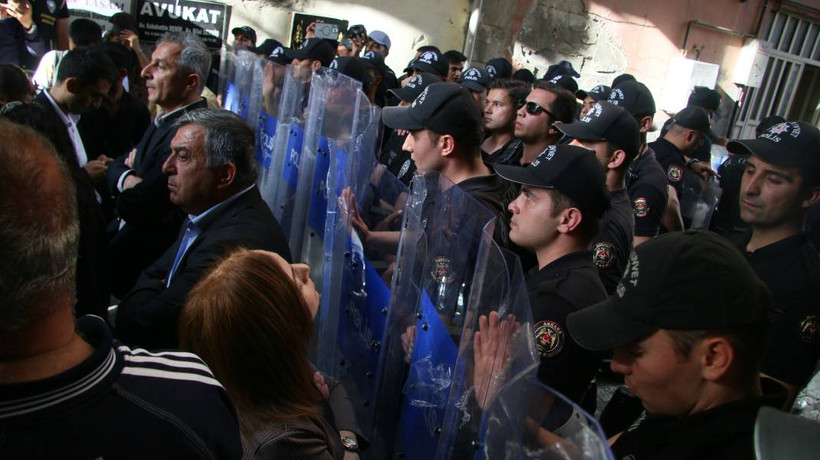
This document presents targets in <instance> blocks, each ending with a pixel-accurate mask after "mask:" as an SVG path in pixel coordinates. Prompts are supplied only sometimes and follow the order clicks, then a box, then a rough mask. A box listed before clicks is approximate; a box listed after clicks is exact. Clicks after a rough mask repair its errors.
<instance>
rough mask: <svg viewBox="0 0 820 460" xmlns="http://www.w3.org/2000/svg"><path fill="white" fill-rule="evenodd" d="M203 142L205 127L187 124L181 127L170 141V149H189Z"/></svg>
mask: <svg viewBox="0 0 820 460" xmlns="http://www.w3.org/2000/svg"><path fill="white" fill-rule="evenodd" d="M204 141H205V127H204V126H202V125H197V124H193V123H191V124H188V125H184V126H181V127H180V128H179V129H178V130H177V133H176V135H175V136H174V139H173V140H172V141H171V147H180V146H185V147H190V145H191V144H196V143H198V142H199V143H201V142H204Z"/></svg>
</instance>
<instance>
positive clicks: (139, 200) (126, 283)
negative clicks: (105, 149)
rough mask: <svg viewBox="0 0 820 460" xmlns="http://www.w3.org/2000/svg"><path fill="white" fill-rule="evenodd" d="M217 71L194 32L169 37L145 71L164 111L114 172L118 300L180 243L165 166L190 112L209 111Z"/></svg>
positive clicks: (112, 251) (152, 96)
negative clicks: (208, 87)
mask: <svg viewBox="0 0 820 460" xmlns="http://www.w3.org/2000/svg"><path fill="white" fill-rule="evenodd" d="M210 67H211V55H210V53H209V52H208V49H207V48H206V47H205V44H204V43H203V42H202V40H201V39H199V38H198V37H196V36H195V35H193V34H186V33H168V34H165V35H163V36H162V37H161V38H160V40H159V42H158V43H157V47H156V49H155V50H154V52H153V54H152V55H151V62H150V63H149V64H148V65H147V66H146V67H145V68H144V69H143V70H142V77H143V78H144V79H145V84H146V87H147V90H148V100H149V101H150V102H153V103H155V104H156V105H157V108H158V113H157V116H156V118H155V119H154V121H153V123H151V124H150V125H149V127H148V130H147V131H146V132H145V135H143V137H142V140H140V142H139V144H138V145H137V148H136V149H134V150H132V151H131V152H130V153H128V154H127V155H123V156H121V157H120V158H118V159H117V160H115V161H114V163H112V164H111V165H110V166H109V168H108V177H107V182H108V189H109V190H110V191H111V193H112V194H113V195H115V196H116V211H117V215H118V220H117V221H115V225H116V229H115V230H116V234H114V236H113V237H112V239H111V244H110V247H109V257H110V260H109V267H110V270H111V278H112V282H111V291H112V293H113V294H114V295H116V296H117V297H122V295H123V294H124V293H125V292H127V291H128V289H129V288H131V287H132V286H133V285H134V282H135V281H136V279H137V277H138V276H139V274H140V272H141V271H142V270H143V269H145V268H146V267H147V266H148V265H150V264H151V263H152V262H153V261H154V260H156V259H157V257H159V256H160V255H162V253H163V252H165V250H166V249H168V247H169V246H170V245H171V244H172V243H173V242H174V239H175V238H176V233H177V230H178V229H179V225H180V223H181V222H182V214H181V213H180V212H179V209H178V208H176V207H175V206H173V205H172V204H171V202H170V201H169V199H168V185H167V180H166V178H165V176H164V175H163V174H162V164H163V163H164V162H165V160H166V159H167V158H168V155H170V153H171V150H170V148H169V147H168V145H169V143H170V141H171V139H173V137H174V134H175V133H176V129H177V128H176V127H175V126H174V122H175V121H176V120H177V119H178V118H179V117H180V116H182V115H183V114H184V113H186V112H188V111H191V110H196V109H199V108H204V107H206V106H207V103H206V102H205V100H204V99H202V98H201V97H200V94H201V92H202V87H203V86H204V85H205V80H206V78H207V76H208V72H209V71H210Z"/></svg>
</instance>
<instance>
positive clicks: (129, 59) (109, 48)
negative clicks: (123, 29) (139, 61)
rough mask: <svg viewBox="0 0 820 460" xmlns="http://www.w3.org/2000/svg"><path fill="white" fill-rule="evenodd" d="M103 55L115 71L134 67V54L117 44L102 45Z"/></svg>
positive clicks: (107, 43)
mask: <svg viewBox="0 0 820 460" xmlns="http://www.w3.org/2000/svg"><path fill="white" fill-rule="evenodd" d="M103 50H104V51H105V54H106V55H108V57H109V58H110V59H111V62H113V63H114V65H115V66H116V67H117V69H125V70H129V69H131V67H133V66H134V53H133V52H131V50H129V49H128V48H126V47H125V45H123V44H122V43H119V42H106V43H105V44H104V45H103Z"/></svg>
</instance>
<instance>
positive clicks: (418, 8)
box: [225, 0, 470, 74]
mask: <svg viewBox="0 0 820 460" xmlns="http://www.w3.org/2000/svg"><path fill="white" fill-rule="evenodd" d="M225 3H226V4H228V5H231V7H232V13H231V23H230V28H233V27H236V26H240V25H250V26H251V27H253V28H254V29H256V32H257V34H258V35H259V37H258V42H261V41H262V40H264V39H265V38H269V37H270V38H275V39H277V40H279V41H281V42H283V43H285V44H287V43H288V42H289V40H290V32H291V31H290V27H291V20H292V13H294V12H297V13H305V14H313V15H320V16H328V17H334V18H338V19H345V20H347V21H349V23H350V24H351V25H352V24H364V26H365V27H366V28H367V30H368V31H372V30H382V31H384V32H385V33H387V34H388V35H389V36H390V40H391V42H392V48H391V50H390V54H389V56H388V57H387V65H388V66H390V67H391V68H392V69H393V70H394V71H395V72H396V74H400V73H401V71H402V69H404V67H405V66H406V65H407V62H408V61H409V60H410V59H411V58H412V57H413V56H414V55H415V49H416V48H418V47H419V46H422V45H428V44H433V45H436V46H438V47H439V48H441V50H442V51H446V50H448V49H458V50H461V49H462V47H463V46H464V39H465V36H466V30H467V22H468V19H469V18H468V16H469V10H470V1H469V0H441V1H423V2H418V1H407V0H355V1H352V2H334V1H325V0H265V1H257V0H246V1H237V0H227V1H225Z"/></svg>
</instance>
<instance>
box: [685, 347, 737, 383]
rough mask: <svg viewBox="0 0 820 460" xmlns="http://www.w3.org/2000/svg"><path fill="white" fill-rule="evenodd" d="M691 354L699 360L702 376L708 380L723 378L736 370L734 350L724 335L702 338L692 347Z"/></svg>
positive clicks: (714, 380) (713, 380) (716, 380)
mask: <svg viewBox="0 0 820 460" xmlns="http://www.w3.org/2000/svg"><path fill="white" fill-rule="evenodd" d="M696 354H697V355H696ZM692 355H694V356H692V357H693V358H697V359H698V360H699V361H700V364H701V366H702V372H703V378H704V379H706V380H708V381H710V382H718V381H721V380H724V379H725V377H726V376H727V375H728V374H730V373H735V372H737V371H738V369H735V367H737V364H738V362H736V360H735V350H734V348H732V344H731V342H729V339H727V338H726V337H721V336H718V337H709V338H706V339H703V340H702V341H701V342H700V343H698V344H696V345H695V346H694V347H693V349H692Z"/></svg>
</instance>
